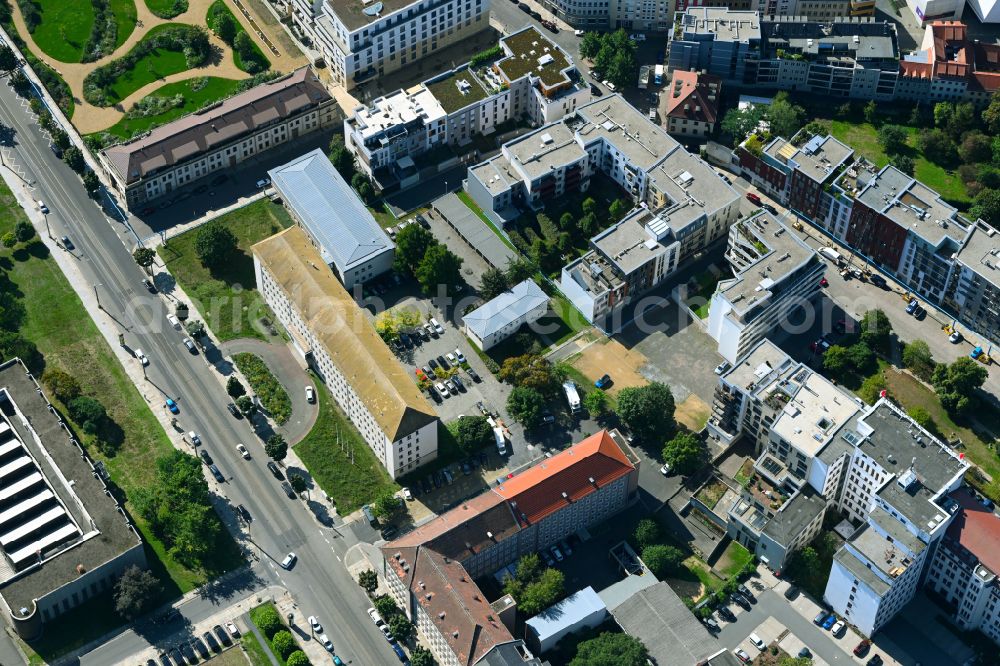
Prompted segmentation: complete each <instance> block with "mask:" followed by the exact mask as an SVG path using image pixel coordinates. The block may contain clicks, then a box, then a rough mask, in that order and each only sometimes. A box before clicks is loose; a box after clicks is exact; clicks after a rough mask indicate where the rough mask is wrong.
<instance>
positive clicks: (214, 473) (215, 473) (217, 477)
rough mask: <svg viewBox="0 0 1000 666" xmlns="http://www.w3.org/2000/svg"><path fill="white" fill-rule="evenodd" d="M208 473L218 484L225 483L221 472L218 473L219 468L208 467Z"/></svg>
mask: <svg viewBox="0 0 1000 666" xmlns="http://www.w3.org/2000/svg"><path fill="white" fill-rule="evenodd" d="M208 471H210V472H211V473H212V476H214V477H215V480H216V481H218V482H219V483H225V482H226V477H225V476H223V475H222V472H221V471H219V468H218V467H216V466H215V465H209V466H208Z"/></svg>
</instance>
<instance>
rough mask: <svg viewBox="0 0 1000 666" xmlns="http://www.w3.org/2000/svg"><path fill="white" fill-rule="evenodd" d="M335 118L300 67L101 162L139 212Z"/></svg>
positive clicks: (111, 152) (106, 154)
mask: <svg viewBox="0 0 1000 666" xmlns="http://www.w3.org/2000/svg"><path fill="white" fill-rule="evenodd" d="M339 119H340V116H339V111H338V108H337V104H336V102H335V101H334V99H333V97H331V96H330V93H328V92H327V90H326V87H325V86H324V85H323V84H322V83H321V82H320V80H319V79H318V78H317V77H316V75H315V74H314V73H313V72H312V70H310V69H309V68H308V67H303V68H302V69H299V70H296V71H294V72H292V73H291V74H287V75H285V76H283V77H281V78H279V79H275V80H274V81H270V82H268V83H264V84H261V85H259V86H257V87H255V88H251V89H250V90H248V91H246V92H243V93H239V94H237V95H233V96H232V97H230V98H229V99H227V100H225V101H222V102H220V103H218V104H215V105H212V106H210V107H208V108H206V109H202V110H201V111H197V112H195V113H192V114H190V115H188V116H184V117H183V118H180V119H178V120H175V121H173V122H170V123H167V124H166V125H162V126H160V127H157V128H156V129H154V130H152V131H150V132H147V133H146V134H144V135H143V136H141V137H139V138H137V139H133V140H132V141H128V142H126V143H121V144H118V145H115V146H110V147H108V148H105V149H104V150H102V151H101V152H100V159H101V163H102V164H103V165H104V167H105V169H107V172H108V174H110V176H111V179H112V181H113V182H114V185H115V188H116V189H117V190H118V191H119V192H120V193H121V194H122V195H123V196H124V197H125V205H126V207H128V208H133V209H134V208H142V207H143V205H145V204H146V203H147V202H149V201H152V200H153V199H158V198H160V197H163V196H167V195H169V194H170V193H171V192H174V191H176V190H178V189H179V188H181V187H183V186H185V185H190V184H192V183H194V182H196V181H198V180H200V179H202V178H206V177H207V176H209V175H210V174H213V173H216V172H218V171H224V170H228V169H232V168H233V167H234V166H236V165H237V164H240V163H241V162H245V161H246V160H249V159H252V158H254V157H256V156H258V155H260V154H261V153H264V152H267V151H268V150H271V149H273V148H276V147H278V146H281V145H284V144H285V143H287V142H289V141H293V140H295V139H298V138H299V137H302V136H304V135H306V134H309V133H310V132H314V131H316V130H319V129H322V128H325V127H329V126H331V125H332V124H333V123H334V122H336V121H338V120H339Z"/></svg>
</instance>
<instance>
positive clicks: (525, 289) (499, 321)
mask: <svg viewBox="0 0 1000 666" xmlns="http://www.w3.org/2000/svg"><path fill="white" fill-rule="evenodd" d="M548 301H549V297H548V296H546V295H545V292H544V291H542V288H541V287H539V286H538V285H537V284H535V281H534V280H531V279H528V280H525V281H524V282H522V283H520V284H516V285H514V286H513V287H511V288H510V290H509V291H505V292H503V293H502V294H500V295H499V296H497V297H496V298H494V299H493V300H492V301H490V302H488V303H486V304H485V305H483V306H481V307H479V308H476V309H475V310H473V311H472V312H470V313H469V314H467V315H465V316H464V317H463V318H462V321H463V322H464V323H465V325H466V326H468V327H469V328H470V329H471V330H472V331H473V332H474V333H475V334H476V336H477V337H478V338H479V339H480V340H484V339H486V338H487V337H488V336H490V335H492V334H493V333H495V332H497V331H499V330H500V329H502V328H503V327H504V326H506V325H508V324H509V323H510V322H512V321H516V320H517V319H518V318H519V317H523V316H524V315H525V314H527V313H528V312H531V311H532V310H534V309H535V308H537V307H538V306H539V305H541V304H542V303H548Z"/></svg>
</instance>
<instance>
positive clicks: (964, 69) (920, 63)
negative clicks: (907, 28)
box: [896, 21, 1000, 107]
mask: <svg viewBox="0 0 1000 666" xmlns="http://www.w3.org/2000/svg"><path fill="white" fill-rule="evenodd" d="M899 75H900V76H899V82H898V83H897V85H896V97H898V98H899V99H907V100H912V101H915V102H940V101H959V100H961V101H969V102H972V103H973V104H975V105H976V106H979V107H982V106H986V105H987V104H989V101H990V97H991V95H992V94H993V93H994V92H996V91H997V90H1000V46H998V45H997V44H989V43H984V42H982V41H980V40H978V39H976V40H971V39H969V36H968V28H967V27H966V25H965V24H964V23H962V22H961V21H934V22H932V23H930V24H929V25H928V26H927V27H926V28H925V29H924V39H923V41H922V42H921V45H920V49H919V50H917V51H914V52H913V53H910V54H907V55H904V56H903V58H902V59H901V60H900V61H899Z"/></svg>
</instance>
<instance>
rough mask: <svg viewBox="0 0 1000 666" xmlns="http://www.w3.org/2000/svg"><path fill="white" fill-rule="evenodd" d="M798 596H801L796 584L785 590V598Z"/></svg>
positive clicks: (789, 598) (790, 598)
mask: <svg viewBox="0 0 1000 666" xmlns="http://www.w3.org/2000/svg"><path fill="white" fill-rule="evenodd" d="M797 596H799V588H797V587H795V586H794V585H789V586H788V589H786V590H785V598H786V599H788V600H789V601H791V600H792V599H794V598H795V597H797Z"/></svg>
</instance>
